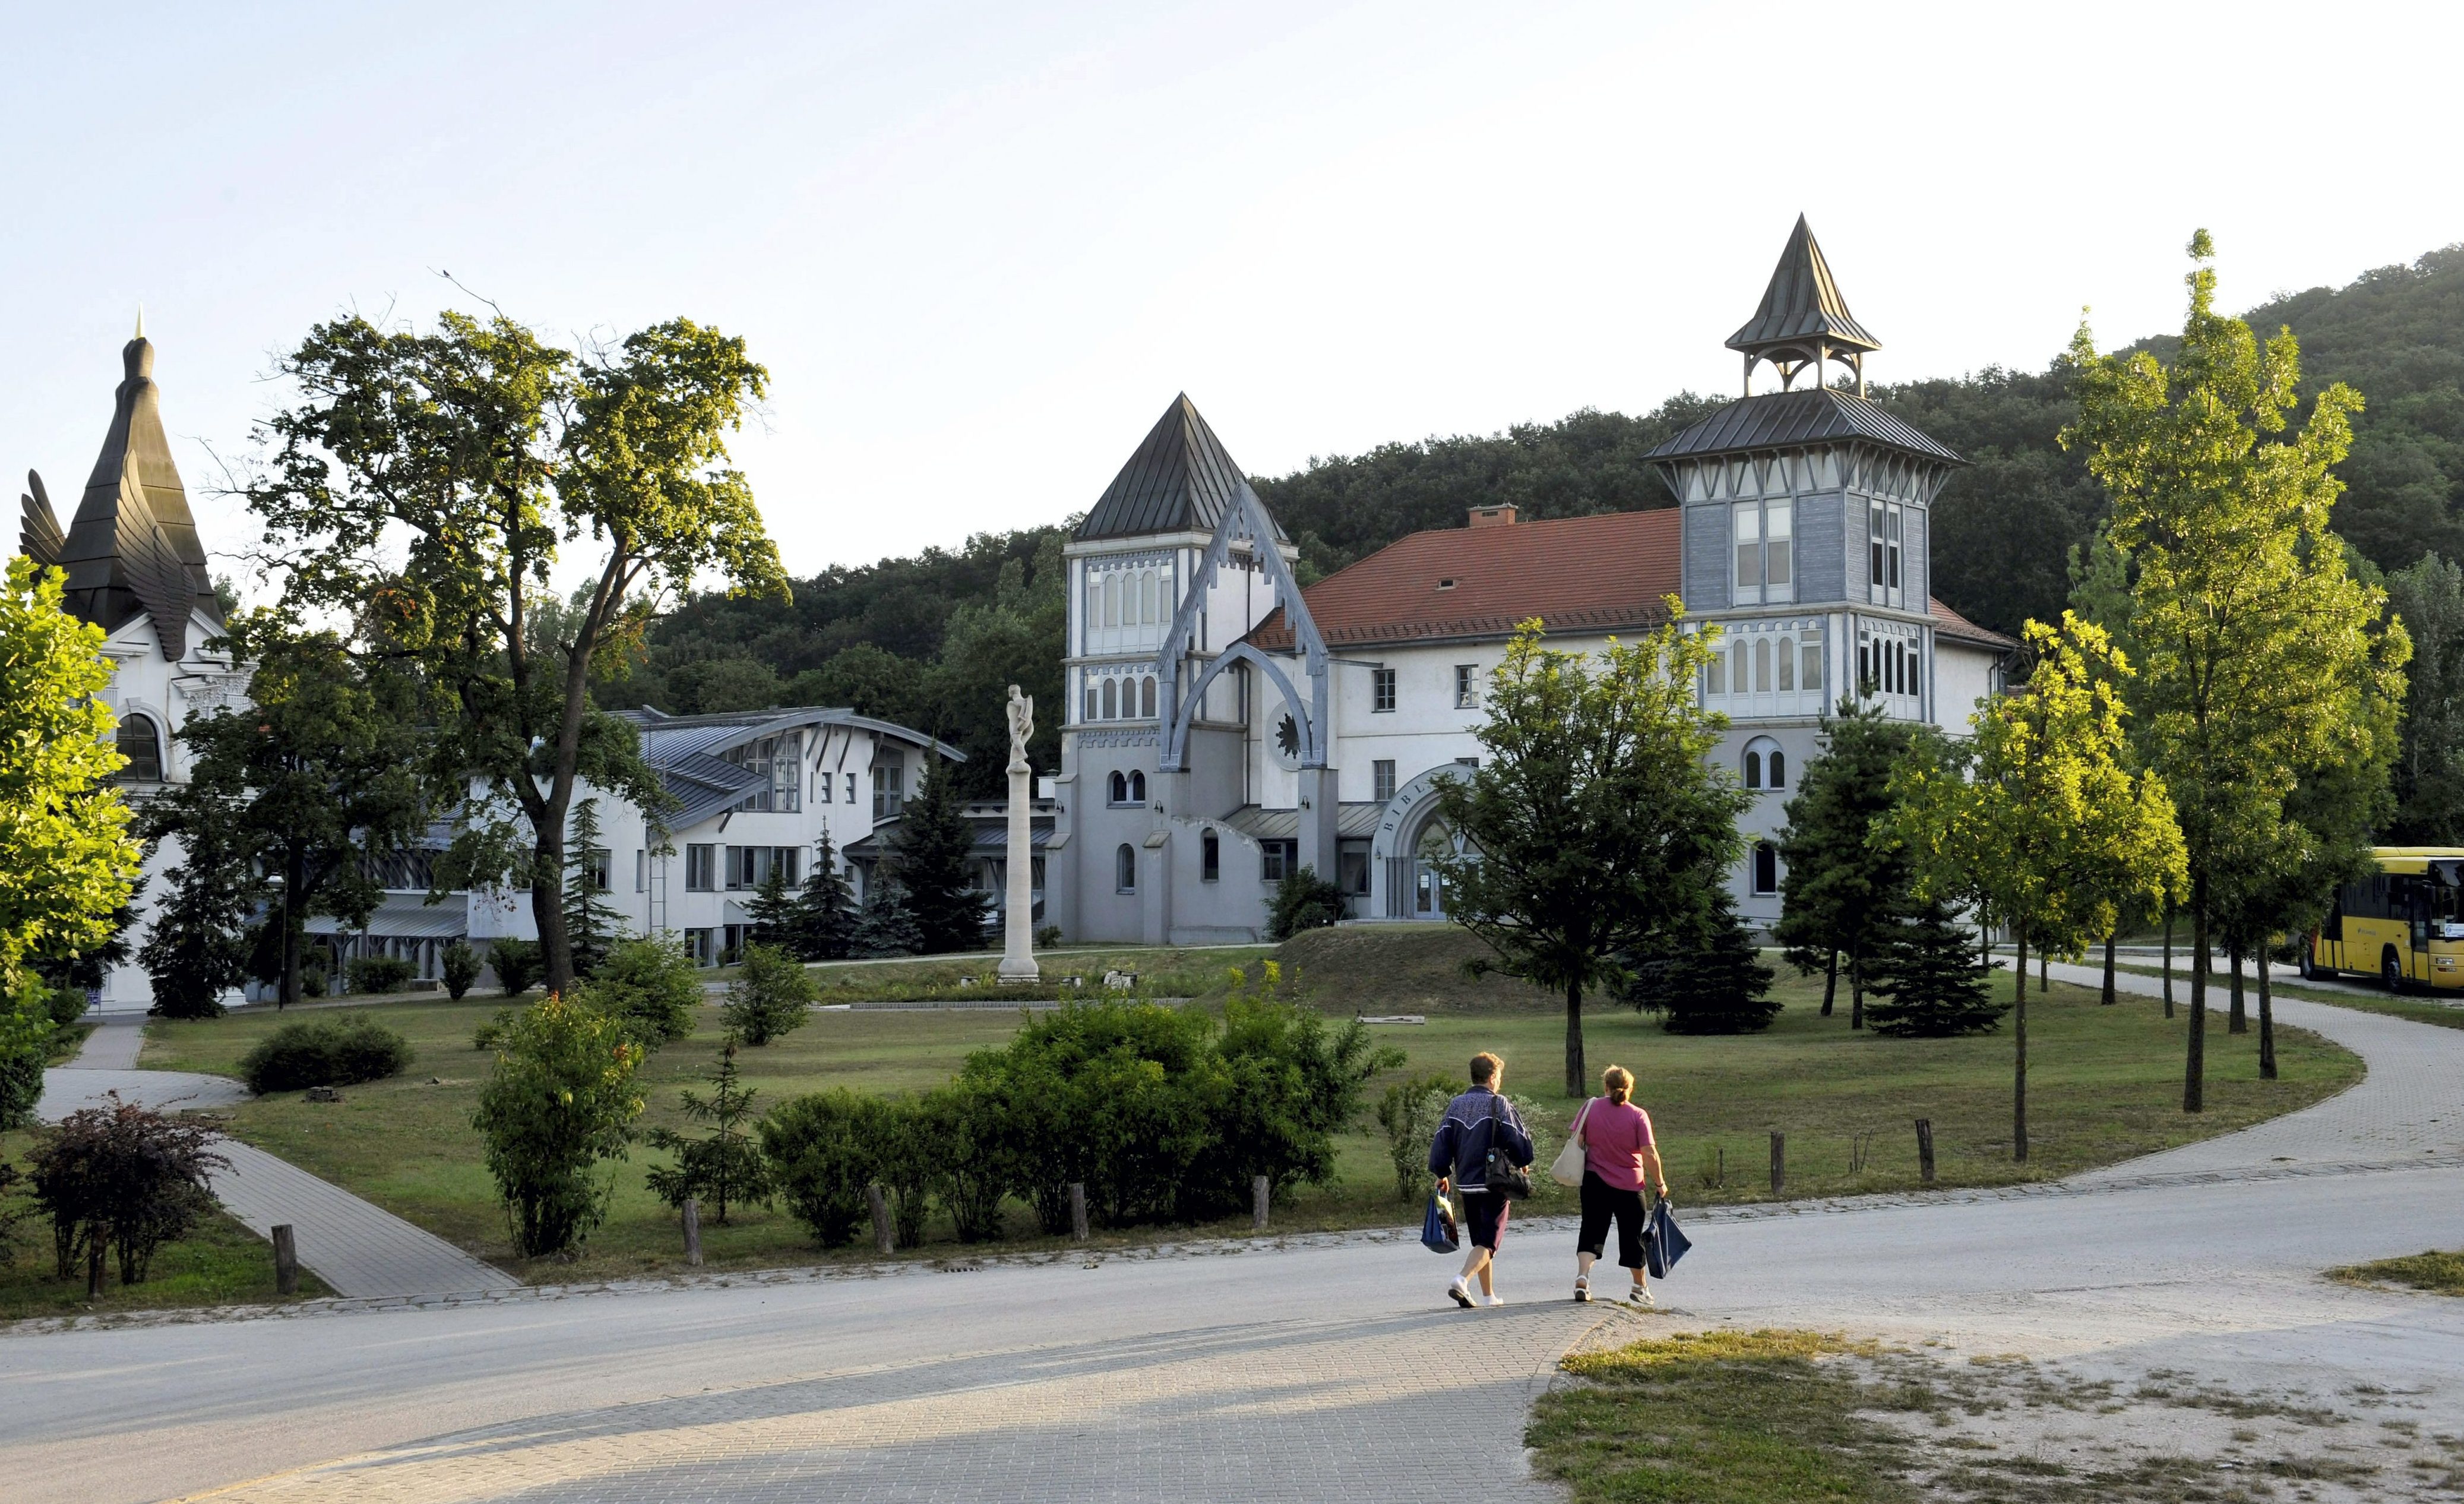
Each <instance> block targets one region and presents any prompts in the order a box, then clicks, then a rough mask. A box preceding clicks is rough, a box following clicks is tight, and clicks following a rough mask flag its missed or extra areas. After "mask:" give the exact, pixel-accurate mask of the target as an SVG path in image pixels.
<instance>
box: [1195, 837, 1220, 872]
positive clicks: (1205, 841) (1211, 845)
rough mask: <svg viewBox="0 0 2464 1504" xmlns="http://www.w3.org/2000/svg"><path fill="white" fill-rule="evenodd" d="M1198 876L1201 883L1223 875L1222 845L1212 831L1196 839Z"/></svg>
mask: <svg viewBox="0 0 2464 1504" xmlns="http://www.w3.org/2000/svg"><path fill="white" fill-rule="evenodd" d="M1198 875H1199V880H1200V881H1203V882H1213V881H1215V880H1216V879H1217V878H1219V877H1221V876H1222V875H1223V843H1222V842H1221V840H1219V839H1217V837H1216V834H1215V832H1214V831H1212V830H1209V831H1207V832H1206V833H1205V834H1204V835H1201V836H1199V838H1198Z"/></svg>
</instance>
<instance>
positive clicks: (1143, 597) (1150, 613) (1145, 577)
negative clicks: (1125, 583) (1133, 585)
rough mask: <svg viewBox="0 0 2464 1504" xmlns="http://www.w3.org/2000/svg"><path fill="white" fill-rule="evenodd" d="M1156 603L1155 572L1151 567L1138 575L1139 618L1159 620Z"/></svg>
mask: <svg viewBox="0 0 2464 1504" xmlns="http://www.w3.org/2000/svg"><path fill="white" fill-rule="evenodd" d="M1155 605H1156V602H1155V571H1154V570H1153V569H1149V570H1147V571H1146V572H1145V573H1144V574H1141V575H1139V576H1138V620H1140V621H1142V622H1153V621H1156V620H1158V619H1159V618H1158V617H1157V616H1156V614H1155Z"/></svg>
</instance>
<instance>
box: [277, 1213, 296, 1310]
mask: <svg viewBox="0 0 2464 1504" xmlns="http://www.w3.org/2000/svg"><path fill="white" fill-rule="evenodd" d="M274 1293H275V1294H277V1295H296V1294H299V1245H298V1244H297V1242H295V1241H294V1240H293V1238H292V1236H291V1224H289V1223H287V1222H277V1223H275V1225H274Z"/></svg>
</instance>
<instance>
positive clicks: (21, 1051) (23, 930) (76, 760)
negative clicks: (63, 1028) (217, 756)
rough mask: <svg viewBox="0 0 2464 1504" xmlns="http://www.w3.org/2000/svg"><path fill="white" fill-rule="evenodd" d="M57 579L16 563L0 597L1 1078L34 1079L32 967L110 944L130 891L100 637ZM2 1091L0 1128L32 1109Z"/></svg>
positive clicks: (37, 1029)
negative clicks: (71, 607) (76, 612)
mask: <svg viewBox="0 0 2464 1504" xmlns="http://www.w3.org/2000/svg"><path fill="white" fill-rule="evenodd" d="M65 579H66V576H64V575H62V574H61V573H60V571H58V570H57V569H41V568H37V567H36V566H35V564H33V561H31V560H29V559H27V558H26V557H25V556H24V555H22V554H21V555H19V556H17V557H16V558H13V559H11V560H10V561H9V566H8V575H7V581H6V585H5V586H0V1074H8V1073H11V1072H14V1073H17V1074H20V1075H23V1074H27V1073H31V1074H32V1076H33V1079H34V1080H36V1081H39V1080H40V1079H41V1074H42V1061H43V1055H44V1051H45V1048H46V1044H47V1042H48V1041H49V1039H50V1038H51V1032H52V1018H51V989H50V987H49V986H47V985H46V984H44V982H43V979H42V977H41V976H40V974H39V973H37V972H36V971H35V969H34V962H36V961H38V960H48V959H55V958H61V957H75V956H77V955H81V954H83V953H85V952H87V951H90V950H95V949H99V947H101V946H102V945H104V944H107V943H108V942H109V941H110V940H111V939H112V933H113V930H112V917H113V916H114V915H115V914H116V913H118V912H119V911H120V910H121V908H122V907H123V906H124V905H125V904H126V903H127V902H128V896H129V892H130V890H131V888H132V887H133V886H134V884H135V882H136V878H137V869H138V850H137V847H136V844H135V843H134V842H132V841H131V840H130V839H129V837H128V831H127V826H128V808H127V806H125V805H123V804H122V803H121V799H120V794H119V791H118V790H116V789H113V788H110V787H108V786H106V785H105V782H104V781H105V780H107V779H109V778H110V777H111V775H112V774H114V773H116V772H118V771H120V769H121V767H122V766H124V765H125V763H126V760H125V759H123V758H122V757H121V755H120V754H119V753H118V752H117V751H115V750H113V747H112V744H111V730H112V726H113V719H112V715H111V712H110V710H109V709H108V708H107V707H105V706H104V705H103V704H102V702H101V701H100V700H99V699H97V698H96V696H98V695H99V694H100V693H101V692H102V690H103V688H104V687H105V686H106V685H108V684H109V683H110V682H111V672H112V671H111V664H110V662H109V661H108V660H107V659H105V658H104V657H103V656H102V641H103V633H102V630H101V629H100V628H99V627H95V626H91V625H89V624H87V623H84V622H80V621H78V620H77V618H76V617H74V616H71V615H70V614H69V613H68V612H67V611H66V610H64V609H62V608H61V605H60V599H61V590H62V586H63V582H64V581H65ZM16 1095H20V1094H17V1093H13V1092H9V1091H7V1090H6V1089H0V1128H5V1127H8V1126H11V1125H12V1124H13V1122H14V1121H15V1120H16V1119H17V1118H18V1117H21V1116H23V1113H24V1111H25V1110H26V1109H28V1108H31V1107H32V1106H33V1103H32V1102H26V1103H23V1104H19V1103H18V1102H16V1101H15V1100H14V1098H15V1096H16Z"/></svg>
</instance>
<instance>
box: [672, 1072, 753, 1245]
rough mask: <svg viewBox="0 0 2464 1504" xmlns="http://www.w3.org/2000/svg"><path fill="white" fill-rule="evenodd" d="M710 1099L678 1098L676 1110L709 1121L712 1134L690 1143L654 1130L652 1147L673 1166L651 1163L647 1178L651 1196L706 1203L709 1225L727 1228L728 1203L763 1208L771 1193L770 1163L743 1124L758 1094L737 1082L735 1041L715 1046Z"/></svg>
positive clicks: (689, 1094) (684, 1093) (694, 1094)
mask: <svg viewBox="0 0 2464 1504" xmlns="http://www.w3.org/2000/svg"><path fill="white" fill-rule="evenodd" d="M709 1081H710V1084H711V1088H712V1090H711V1094H710V1095H708V1096H704V1095H701V1094H700V1093H698V1092H695V1091H693V1090H692V1089H691V1088H687V1089H686V1090H684V1091H682V1092H680V1093H678V1094H677V1097H678V1101H677V1106H678V1107H679V1108H680V1109H681V1110H682V1111H683V1113H684V1115H685V1117H687V1118H689V1119H691V1120H692V1121H693V1122H697V1123H708V1124H709V1125H710V1132H709V1133H708V1134H705V1135H704V1136H702V1137H701V1138H699V1139H688V1138H686V1137H685V1136H684V1135H683V1134H680V1133H678V1132H676V1131H675V1130H674V1129H672V1128H653V1129H651V1130H650V1131H649V1135H648V1138H649V1143H650V1146H651V1147H652V1148H655V1149H665V1150H666V1151H668V1152H669V1153H670V1154H672V1155H674V1156H675V1157H676V1161H675V1163H674V1164H672V1165H653V1166H652V1167H651V1169H650V1171H649V1176H648V1179H649V1184H650V1194H651V1195H653V1196H656V1197H658V1198H659V1199H660V1200H661V1201H663V1202H666V1203H667V1204H668V1205H671V1206H674V1207H677V1208H679V1209H682V1207H683V1206H684V1204H685V1203H686V1202H687V1201H689V1200H699V1201H704V1202H708V1203H709V1204H710V1205H711V1206H712V1208H713V1209H714V1211H715V1213H716V1214H715V1216H714V1217H712V1219H711V1220H712V1221H714V1222H715V1223H717V1224H719V1225H720V1226H722V1227H723V1226H725V1225H726V1223H727V1208H728V1207H729V1206H730V1205H738V1206H745V1205H755V1206H766V1205H770V1197H771V1195H772V1191H771V1185H770V1161H768V1160H766V1159H764V1158H763V1157H762V1154H761V1144H760V1142H759V1140H758V1139H756V1138H755V1137H754V1135H753V1133H752V1132H751V1131H749V1130H748V1129H747V1128H746V1126H745V1124H746V1123H747V1122H748V1121H750V1120H752V1117H753V1098H754V1097H755V1096H756V1095H759V1094H758V1093H756V1092H755V1091H754V1090H753V1089H752V1088H750V1087H747V1086H744V1085H742V1084H741V1083H740V1082H739V1081H738V1080H737V1072H736V1041H735V1039H734V1038H733V1037H731V1038H730V1039H729V1040H728V1041H727V1043H726V1044H725V1045H723V1046H721V1047H720V1048H719V1051H718V1069H717V1070H715V1071H714V1072H712V1073H711V1074H710V1076H709Z"/></svg>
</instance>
